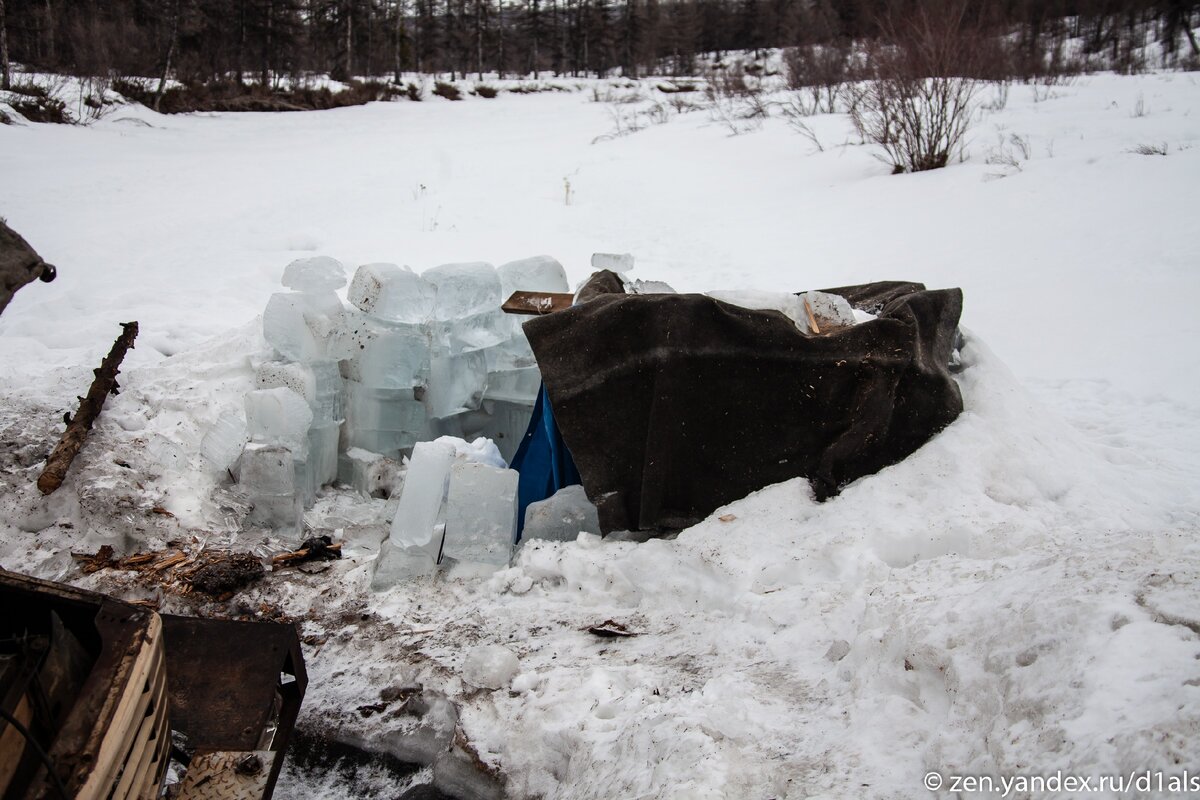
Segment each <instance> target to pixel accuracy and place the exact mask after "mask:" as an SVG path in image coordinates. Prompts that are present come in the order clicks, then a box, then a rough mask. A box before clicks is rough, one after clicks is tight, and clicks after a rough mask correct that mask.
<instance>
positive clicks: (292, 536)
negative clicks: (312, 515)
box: [246, 494, 304, 542]
mask: <svg viewBox="0 0 1200 800" xmlns="http://www.w3.org/2000/svg"><path fill="white" fill-rule="evenodd" d="M250 502H251V508H250V513H249V514H248V515H247V517H246V521H247V522H249V523H250V524H251V525H260V526H262V527H264V528H271V529H273V530H274V531H275V533H276V534H277V535H279V536H282V537H284V538H286V539H288V540H290V541H293V542H298V541H299V539H300V530H301V528H300V526H301V521H302V520H303V518H304V506H303V502H302V499H301V498H300V496H299V495H298V494H284V495H265V494H264V495H260V494H252V495H251V496H250Z"/></svg>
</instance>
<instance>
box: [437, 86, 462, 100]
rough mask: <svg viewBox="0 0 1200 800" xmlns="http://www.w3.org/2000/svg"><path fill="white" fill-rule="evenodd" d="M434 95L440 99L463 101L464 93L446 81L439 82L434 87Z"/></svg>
mask: <svg viewBox="0 0 1200 800" xmlns="http://www.w3.org/2000/svg"><path fill="white" fill-rule="evenodd" d="M433 93H434V94H436V95H437V96H438V97H444V98H446V99H447V100H462V92H460V91H459V89H458V87H457V86H455V85H454V84H453V83H446V82H445V81H437V82H436V83H434V85H433Z"/></svg>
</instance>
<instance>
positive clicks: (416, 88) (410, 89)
mask: <svg viewBox="0 0 1200 800" xmlns="http://www.w3.org/2000/svg"><path fill="white" fill-rule="evenodd" d="M404 94H405V96H406V97H408V99H409V100H412V101H414V102H418V103H419V102H421V101H422V100H424V99H425V90H424V89H422V88H421V84H419V83H410V84H408V86H405V87H404Z"/></svg>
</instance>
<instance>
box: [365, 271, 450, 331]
mask: <svg viewBox="0 0 1200 800" xmlns="http://www.w3.org/2000/svg"><path fill="white" fill-rule="evenodd" d="M346 296H347V299H349V301H350V302H351V303H353V304H354V305H355V306H357V307H358V308H360V309H361V310H363V311H364V312H366V313H367V314H370V315H371V316H373V317H377V318H379V319H381V320H387V321H388V322H401V323H410V324H419V323H422V322H425V321H427V320H428V319H429V318H430V316H431V315H432V313H433V304H434V296H435V290H434V287H433V286H431V285H430V284H429V283H427V282H426V281H425V280H424V279H423V278H422V277H421V276H420V275H417V274H416V273H415V272H413V271H412V270H411V269H409V268H408V267H398V266H396V265H395V264H363V265H362V266H361V267H359V268H358V270H357V271H356V272H355V273H354V280H353V281H351V282H350V289H349V290H348V291H347V294H346Z"/></svg>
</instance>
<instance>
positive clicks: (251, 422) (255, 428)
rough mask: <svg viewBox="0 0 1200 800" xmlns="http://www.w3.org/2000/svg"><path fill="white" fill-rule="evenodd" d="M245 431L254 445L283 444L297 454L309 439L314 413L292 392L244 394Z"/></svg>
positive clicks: (285, 390)
mask: <svg viewBox="0 0 1200 800" xmlns="http://www.w3.org/2000/svg"><path fill="white" fill-rule="evenodd" d="M245 402H246V427H247V429H248V430H249V432H250V438H251V439H252V440H253V441H255V442H267V443H283V444H287V445H289V446H292V447H293V450H295V451H297V452H299V451H301V450H302V449H303V447H302V446H301V443H303V442H304V441H305V440H306V439H307V437H308V429H309V427H310V426H311V425H312V421H313V412H312V409H311V408H309V406H308V403H306V402H304V398H303V397H301V396H300V395H298V394H296V393H295V392H293V391H292V390H291V389H287V388H284V387H279V388H277V389H255V390H254V391H252V392H247V393H246V401H245Z"/></svg>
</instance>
